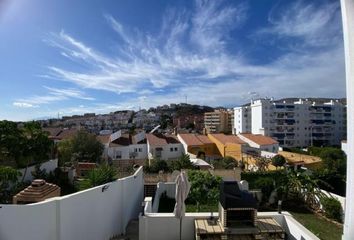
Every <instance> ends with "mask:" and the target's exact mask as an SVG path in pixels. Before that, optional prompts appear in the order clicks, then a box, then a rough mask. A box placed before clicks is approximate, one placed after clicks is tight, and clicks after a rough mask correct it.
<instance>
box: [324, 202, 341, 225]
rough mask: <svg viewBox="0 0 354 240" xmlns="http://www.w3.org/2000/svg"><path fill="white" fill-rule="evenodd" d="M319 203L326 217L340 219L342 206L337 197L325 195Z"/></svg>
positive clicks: (339, 220)
mask: <svg viewBox="0 0 354 240" xmlns="http://www.w3.org/2000/svg"><path fill="white" fill-rule="evenodd" d="M321 203H322V206H323V210H324V214H325V216H326V217H328V218H331V219H334V220H336V221H338V222H341V221H342V217H341V215H342V214H341V210H342V206H341V205H340V202H339V201H338V200H337V199H335V198H329V197H326V198H323V199H322V200H321Z"/></svg>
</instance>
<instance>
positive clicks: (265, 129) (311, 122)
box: [234, 98, 346, 147]
mask: <svg viewBox="0 0 354 240" xmlns="http://www.w3.org/2000/svg"><path fill="white" fill-rule="evenodd" d="M234 110H235V121H234V124H235V130H234V132H235V133H244V132H251V133H253V134H262V135H265V136H270V137H273V138H275V139H276V140H277V141H278V142H279V145H280V146H282V147H306V146H311V145H316V146H323V145H340V142H341V140H342V139H345V138H346V103H345V100H344V99H340V100H336V99H327V98H312V99H294V98H286V99H281V100H273V99H259V100H255V101H251V103H250V104H249V105H244V106H242V107H238V108H235V109H234Z"/></svg>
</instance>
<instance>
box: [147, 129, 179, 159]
mask: <svg viewBox="0 0 354 240" xmlns="http://www.w3.org/2000/svg"><path fill="white" fill-rule="evenodd" d="M146 143H147V153H148V159H161V160H176V159H178V158H179V157H181V156H182V154H183V146H182V144H181V143H180V142H179V140H178V138H177V137H176V136H175V135H164V134H161V133H156V134H151V133H150V134H146Z"/></svg>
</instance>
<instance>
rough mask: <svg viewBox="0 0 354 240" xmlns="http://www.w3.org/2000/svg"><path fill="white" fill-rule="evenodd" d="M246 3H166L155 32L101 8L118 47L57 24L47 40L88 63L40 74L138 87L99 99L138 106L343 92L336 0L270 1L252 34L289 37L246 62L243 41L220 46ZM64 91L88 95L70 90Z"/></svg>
mask: <svg viewBox="0 0 354 240" xmlns="http://www.w3.org/2000/svg"><path fill="white" fill-rule="evenodd" d="M247 11H248V9H247V7H246V6H245V5H237V6H230V5H227V4H226V5H225V4H220V3H219V2H216V1H196V4H195V8H194V9H193V10H186V9H184V10H181V11H173V10H170V11H168V12H167V14H166V15H165V16H164V18H163V23H162V26H161V31H160V33H158V34H156V35H154V36H152V35H150V34H149V33H145V32H142V31H137V33H136V32H129V31H128V29H129V27H126V26H124V25H123V24H122V23H120V22H119V21H118V20H117V19H115V18H113V17H112V16H110V15H108V14H106V15H104V17H105V19H106V20H107V22H108V24H109V26H110V27H111V28H112V30H113V31H115V32H117V34H118V35H119V37H120V38H121V40H122V41H121V42H119V43H120V45H119V46H120V47H119V48H118V52H116V53H113V54H112V55H111V56H106V55H105V54H103V53H100V51H99V50H97V49H94V48H92V47H90V46H87V45H86V44H85V43H84V42H83V41H81V40H78V39H76V38H74V37H73V36H72V35H70V34H68V33H66V32H64V31H61V32H60V33H59V34H52V35H51V36H50V37H49V38H48V39H47V42H48V43H49V44H51V45H52V46H54V47H56V48H59V50H60V53H61V55H63V56H64V57H67V58H68V59H69V60H70V61H75V62H77V63H80V64H84V65H85V66H86V69H88V70H86V71H82V72H79V71H74V70H67V69H65V68H61V67H58V66H49V67H48V69H49V72H48V73H46V74H45V76H47V77H48V76H49V77H52V78H55V79H60V80H62V81H68V82H71V83H74V84H75V85H77V86H78V87H80V88H83V89H96V90H104V91H111V92H115V93H136V94H137V95H140V98H138V100H137V98H133V99H128V100H126V99H125V100H124V104H123V105H107V106H105V107H103V109H109V107H108V106H110V107H112V109H113V108H114V107H117V108H118V107H119V108H120V107H122V106H125V107H129V106H136V105H137V102H139V104H142V105H144V104H145V105H146V106H145V107H149V106H152V105H156V104H162V103H168V102H181V101H183V100H184V97H183V96H184V94H187V95H188V99H189V101H191V102H194V103H201V104H206V105H215V106H216V105H224V104H227V105H232V104H234V105H236V104H239V103H243V102H245V101H248V100H249V99H248V98H249V96H250V94H249V93H250V92H257V96H262V97H264V96H274V97H285V96H288V97H290V96H292V97H296V96H322V97H324V96H328V97H329V96H334V97H340V96H344V91H345V85H344V57H343V46H342V40H341V37H340V33H341V32H340V31H341V29H340V21H339V18H340V11H339V7H338V4H337V3H324V4H322V5H319V6H317V5H316V6H315V5H314V4H308V3H307V2H301V1H300V2H299V1H298V2H295V3H291V4H290V7H289V8H288V9H286V10H284V11H280V10H279V9H276V8H275V9H273V11H272V12H271V13H270V15H269V25H268V26H266V27H265V28H263V29H258V30H255V32H256V35H257V37H262V38H263V40H265V39H267V38H270V37H275V38H280V39H283V38H287V39H290V41H289V45H287V46H284V48H286V50H287V51H286V52H285V53H282V55H280V56H278V57H277V58H275V59H272V60H270V61H269V62H268V63H266V64H252V62H254V61H252V60H253V59H250V58H249V57H248V56H247V54H245V53H244V51H243V49H237V48H236V50H233V52H232V53H231V52H229V51H228V44H229V42H230V41H235V40H234V39H230V38H229V33H230V31H232V30H234V29H235V28H242V26H243V24H244V23H245V21H247ZM294 41H295V42H296V43H298V44H297V45H296V47H294V46H292V44H293V43H294ZM161 90H162V92H163V93H164V95H162V94H160V91H161ZM52 93H53V94H50V95H49V96H46V97H50V98H56V97H58V96H57V95H55V94H54V93H55V91H52ZM60 94H62V93H60ZM251 95H252V94H251ZM59 96H61V97H63V96H62V95H59ZM79 96H81V97H79ZM253 96H254V94H253ZM64 97H65V98H69V97H74V98H81V99H85V98H88V97H83V96H82V95H80V94H78V95H76V93H72V94H71V96H69V95H65V96H64ZM39 99H40V98H39ZM42 101H44V100H42ZM53 101H54V100H53ZM29 103H33V102H29ZM34 103H35V101H34ZM81 110H85V108H80V111H81ZM88 110H91V109H88Z"/></svg>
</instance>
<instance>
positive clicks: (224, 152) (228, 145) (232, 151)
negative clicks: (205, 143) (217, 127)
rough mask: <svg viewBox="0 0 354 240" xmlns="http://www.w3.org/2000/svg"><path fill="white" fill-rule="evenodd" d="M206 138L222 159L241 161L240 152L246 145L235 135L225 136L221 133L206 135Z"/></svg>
mask: <svg viewBox="0 0 354 240" xmlns="http://www.w3.org/2000/svg"><path fill="white" fill-rule="evenodd" d="M208 138H209V139H210V140H211V141H212V142H214V143H215V144H216V147H217V149H218V150H219V153H220V155H221V156H222V157H226V156H230V157H233V158H235V159H236V160H239V161H240V160H242V152H243V150H244V148H245V147H247V143H246V142H244V141H243V140H241V139H240V138H239V137H237V136H235V135H225V134H223V133H216V134H208Z"/></svg>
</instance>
